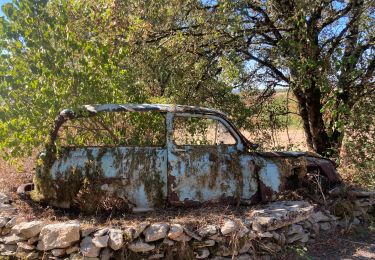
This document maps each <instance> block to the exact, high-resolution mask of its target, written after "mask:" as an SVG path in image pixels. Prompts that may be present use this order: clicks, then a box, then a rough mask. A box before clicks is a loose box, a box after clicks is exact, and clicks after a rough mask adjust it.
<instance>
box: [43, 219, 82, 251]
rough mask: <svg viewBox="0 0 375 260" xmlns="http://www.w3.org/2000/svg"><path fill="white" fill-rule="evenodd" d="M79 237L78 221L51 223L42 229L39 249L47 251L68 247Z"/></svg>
mask: <svg viewBox="0 0 375 260" xmlns="http://www.w3.org/2000/svg"><path fill="white" fill-rule="evenodd" d="M79 238H80V234H79V223H77V222H66V223H58V224H49V225H46V226H44V227H43V228H42V230H41V231H40V234H39V239H40V240H39V242H38V245H37V249H38V250H40V251H46V250H51V249H54V248H66V247H69V246H71V245H72V244H73V243H74V242H77V241H78V240H79Z"/></svg>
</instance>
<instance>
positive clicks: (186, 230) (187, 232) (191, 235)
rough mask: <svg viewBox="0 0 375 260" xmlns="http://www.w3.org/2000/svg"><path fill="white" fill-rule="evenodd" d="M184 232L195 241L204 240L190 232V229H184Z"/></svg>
mask: <svg viewBox="0 0 375 260" xmlns="http://www.w3.org/2000/svg"><path fill="white" fill-rule="evenodd" d="M184 231H185V233H186V235H188V236H190V237H192V238H194V239H195V240H198V241H202V238H201V237H200V236H198V235H197V234H196V233H195V232H193V231H191V230H189V229H188V228H184Z"/></svg>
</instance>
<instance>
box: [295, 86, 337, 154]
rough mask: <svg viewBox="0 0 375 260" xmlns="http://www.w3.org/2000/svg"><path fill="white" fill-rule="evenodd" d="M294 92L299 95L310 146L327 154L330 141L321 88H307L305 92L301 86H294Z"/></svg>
mask: <svg viewBox="0 0 375 260" xmlns="http://www.w3.org/2000/svg"><path fill="white" fill-rule="evenodd" d="M293 92H294V94H295V96H296V97H297V101H298V106H299V113H300V115H301V117H302V122H303V128H304V131H305V134H306V143H307V146H308V148H309V149H310V150H313V151H315V152H316V153H319V154H322V155H327V154H328V152H329V148H330V143H329V138H328V134H327V132H326V129H325V125H324V121H323V115H322V113H321V112H320V109H321V104H320V95H321V94H320V90H319V89H317V88H310V89H306V90H305V92H304V93H303V92H302V90H301V88H294V89H293Z"/></svg>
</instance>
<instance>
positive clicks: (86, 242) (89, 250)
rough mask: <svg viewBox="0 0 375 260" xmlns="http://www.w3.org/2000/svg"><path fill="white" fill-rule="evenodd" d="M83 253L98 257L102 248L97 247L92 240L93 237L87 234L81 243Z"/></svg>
mask: <svg viewBox="0 0 375 260" xmlns="http://www.w3.org/2000/svg"><path fill="white" fill-rule="evenodd" d="M80 249H81V253H82V255H84V256H87V257H97V256H98V255H99V253H100V248H98V247H96V246H95V244H94V243H93V242H92V238H91V237H89V236H87V237H85V238H84V239H82V241H81V244H80Z"/></svg>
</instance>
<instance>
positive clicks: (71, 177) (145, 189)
mask: <svg viewBox="0 0 375 260" xmlns="http://www.w3.org/2000/svg"><path fill="white" fill-rule="evenodd" d="M150 112H151V113H156V114H158V115H161V117H162V118H163V120H159V121H158V122H159V123H158V126H157V127H155V126H154V127H153V124H154V123H153V122H154V121H155V120H154V118H155V116H153V115H152V116H151V117H148V119H144V120H139V117H138V115H137V114H142V113H150ZM111 113H116V119H115V120H114V122H113V123H110V125H107V126H104V125H103V122H104V121H106V120H107V118H106V117H103V116H104V115H105V116H106V115H108V114H111ZM126 113H132V115H133V114H136V115H134V116H133V117H131V118H130V117H129V119H126V120H122V119H121V118H122V117H123V116H125V115H126ZM97 116H99V117H102V118H101V119H100V120H101V121H95V123H93V124H92V125H94V126H95V127H94V128H95V129H94V130H95V131H102V130H103V131H106V130H108V131H109V134H106V135H105V138H104V139H105V140H107V139H108V138H107V137H108V136H109V138H112V137H113V138H114V140H116V141H115V142H113V143H110V142H109V143H108V142H107V141H105V142H104V145H97V143H94V144H92V145H91V144H90V143H88V144H87V143H86V141H87V140H88V139H90V138H94V139H95V138H96V136H97V135H96V134H95V131H91V130H92V129H91V130H90V131H89V133H88V134H87V133H86V134H85V135H84V136H83V137H80V136H79V131H80V129H81V128H83V126H85V125H87V124H86V123H77V124H76V125H75V128H73V129H72V130H71V131H72V132H74V134H76V135H78V137H77V138H76V136H75V137H74V138H76V139H77V140H80V142H81V143H85V145H74V144H73V145H70V146H69V147H64V146H63V145H59V144H58V140H59V136H60V135H59V132H60V131H62V130H61V128H62V126H63V125H64V124H67V123H68V122H69V121H73V122H78V121H75V120H77V119H79V118H84V119H90V120H92V119H93V118H95V117H97ZM137 120H138V121H137ZM200 120H206V121H200ZM207 120H208V121H207ZM130 121H131V122H137V124H138V125H141V124H143V125H142V127H143V128H142V131H141V133H140V134H138V139H139V140H143V139H147V138H148V136H149V135H150V133H151V134H152V130H153V128H154V129H158V130H157V131H159V132H160V134H159V135H157V136H156V137H153V139H152V140H154V141H155V142H158V141H160V140H161V139H163V140H164V138H165V140H164V141H163V142H161V144H159V145H148V144H145V145H134V144H132V145H130V144H128V143H129V142H128V141H129V140H132V137H131V136H129V131H130V130H131V129H133V130H134V129H135V130H136V128H137V127H132V126H130V125H129V122H130ZM145 121H146V124H144V122H145ZM147 121H148V122H147ZM207 122H208V123H207ZM159 126H160V127H159ZM163 126H164V130H163V129H162V127H163ZM185 126H188V127H187V129H188V130H186V131H185V130H184V129H183V127H185ZM111 127H113V129H114V128H116V131H114V130H113V131H112V130H111ZM147 127H148V128H147ZM152 127H153V128H152ZM219 127H220V128H219ZM159 128H160V129H159ZM87 129H89V128H87ZM197 129H198V130H197ZM202 129H203V130H204V131H206V132H205V134H207V133H208V134H207V135H208V136H210V140H209V141H207V140H206V139H207V138H206V137H204V138H206V139H204V138H203V139H200V140H199V141H196V140H195V139H194V138H195V137H193V138H190V137H191V135H190V134H191V133H193V134H192V135H194V134H196V135H197V136H201V135H199V134H202V132H204V131H203V130H202ZM218 129H220V130H218ZM69 131H70V130H69V129H68V132H69ZM111 131H112V133H111ZM155 131H156V130H155ZM176 132H177V133H176ZM121 134H122V135H123V136H125V137H116V135H118V136H121ZM74 138H70V139H74ZM189 138H190V139H189ZM220 138H222V139H220ZM68 139H69V138H68ZM111 140H112V139H111ZM124 140H125V141H126V142H125V141H124ZM150 140H151V139H150ZM228 140H229V141H228ZM141 143H142V142H141ZM255 149H256V145H254V144H253V143H251V142H250V141H248V140H247V139H246V138H245V137H244V136H243V135H242V134H241V132H240V131H239V130H238V129H237V128H236V127H235V126H234V124H233V123H231V121H230V120H229V119H228V118H227V117H226V116H225V115H224V114H223V113H221V112H219V111H215V110H212V109H208V108H202V107H192V106H183V105H164V104H163V105H162V104H124V105H118V104H104V105H86V106H82V107H79V108H76V109H65V110H63V111H62V112H61V113H60V114H59V115H58V117H57V118H56V120H55V124H54V126H53V128H52V130H51V133H50V136H49V141H48V142H47V145H46V151H44V152H43V153H41V155H40V156H39V158H40V159H39V163H38V165H37V168H36V172H35V177H34V184H35V190H34V191H33V194H32V198H33V199H35V200H42V201H46V202H49V203H51V204H52V205H55V206H58V207H65V208H68V207H71V206H72V205H79V206H80V207H81V208H84V207H85V206H88V205H89V204H90V205H91V206H93V207H94V208H95V207H96V206H99V205H100V204H103V203H104V204H106V203H107V205H109V204H110V203H113V201H115V203H116V206H118V205H122V206H124V207H126V208H129V209H133V210H137V209H146V210H147V209H153V208H162V207H165V206H168V205H174V206H190V205H200V204H202V203H230V204H254V203H258V202H265V201H271V200H274V199H276V198H277V196H278V194H280V193H281V192H283V191H285V190H288V189H296V188H298V187H300V186H301V185H303V182H304V181H305V180H306V176H307V173H308V172H309V171H311V169H315V170H318V171H319V174H320V175H321V176H324V178H325V179H326V180H327V181H328V184H327V185H328V186H329V187H332V186H334V185H336V184H338V183H340V182H341V178H340V176H339V175H338V174H337V172H336V170H335V166H334V164H333V163H332V162H331V161H330V160H328V159H326V158H323V157H320V156H318V155H316V154H312V153H304V152H258V151H256V150H255Z"/></svg>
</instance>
